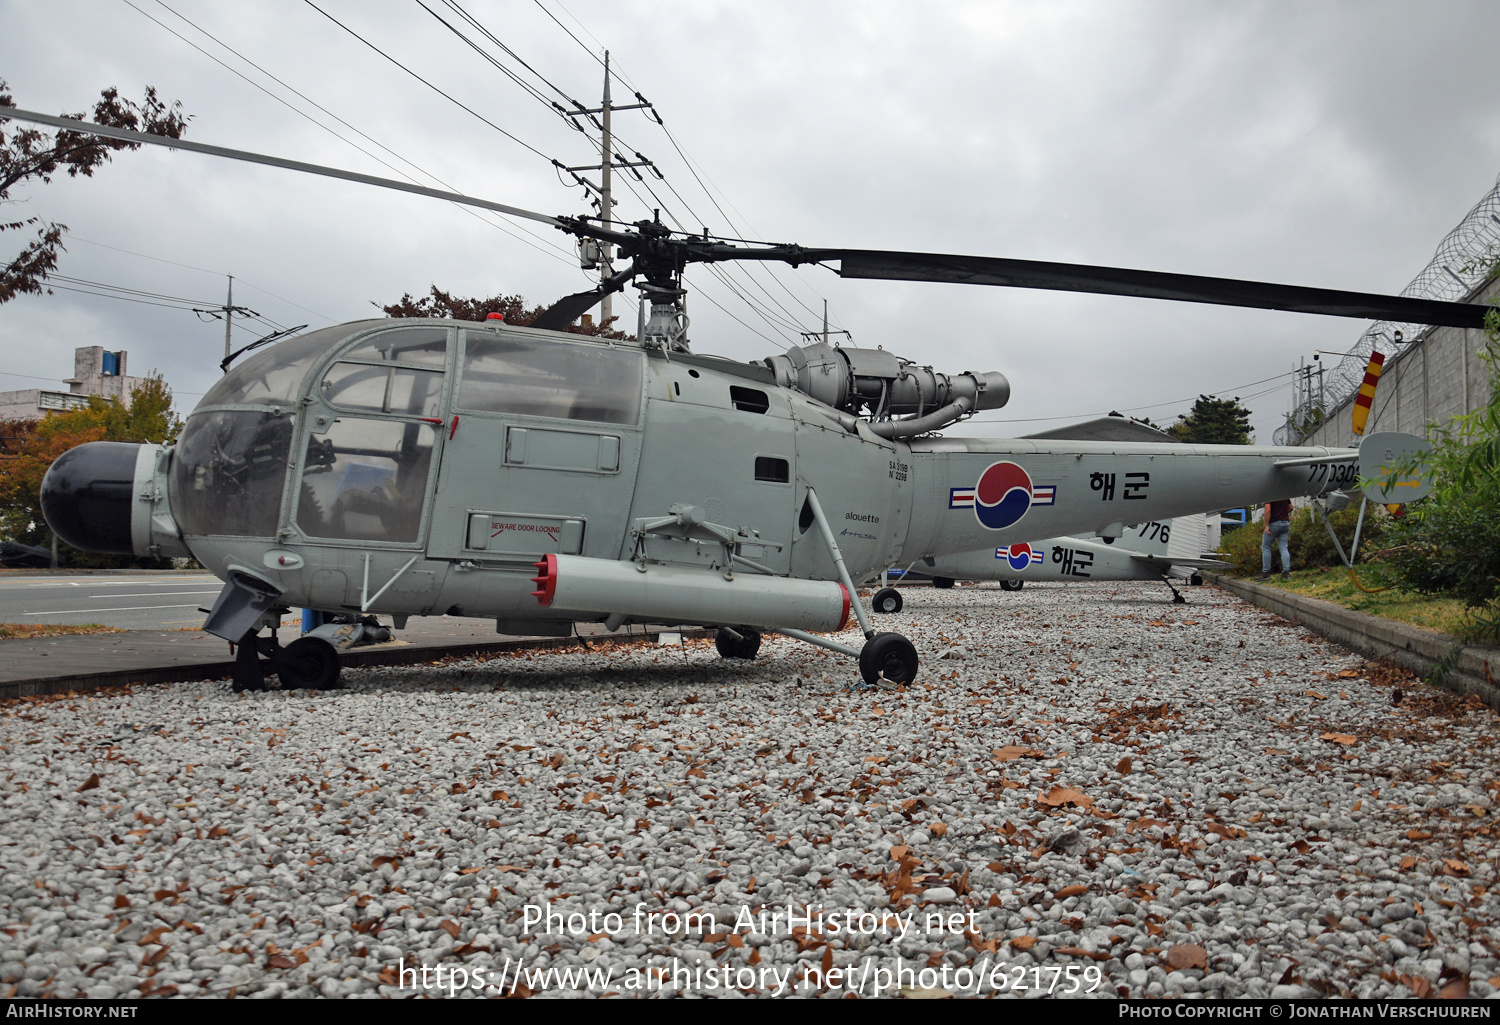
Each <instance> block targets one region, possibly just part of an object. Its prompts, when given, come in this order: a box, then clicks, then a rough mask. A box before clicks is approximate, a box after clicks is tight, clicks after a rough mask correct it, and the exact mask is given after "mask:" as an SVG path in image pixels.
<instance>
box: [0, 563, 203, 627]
mask: <svg viewBox="0 0 1500 1025" xmlns="http://www.w3.org/2000/svg"><path fill="white" fill-rule="evenodd" d="M221 586H223V585H222V584H220V583H219V581H218V580H217V579H215V578H214V577H213V576H211V575H210V574H208V573H127V574H121V575H113V574H98V575H91V574H78V575H72V574H54V573H37V574H27V573H4V574H0V623H69V624H82V623H98V624H101V625H103V626H115V627H120V628H121V629H125V630H179V629H184V628H188V629H196V628H197V627H199V626H202V625H203V613H201V612H199V611H198V609H199V608H200V607H202V608H207V607H208V606H210V605H212V604H213V601H214V597H215V596H216V595H217V594H218V593H219V588H220V587H221Z"/></svg>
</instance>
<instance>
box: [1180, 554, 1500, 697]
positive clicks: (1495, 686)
mask: <svg viewBox="0 0 1500 1025" xmlns="http://www.w3.org/2000/svg"><path fill="white" fill-rule="evenodd" d="M1203 579H1205V580H1207V581H1208V582H1209V583H1211V584H1214V585H1215V586H1217V587H1222V588H1223V589H1224V590H1226V591H1233V592H1234V593H1235V594H1237V595H1239V596H1240V597H1241V598H1244V599H1245V600H1246V601H1249V602H1251V603H1253V604H1255V605H1259V606H1260V607H1261V608H1263V609H1266V610H1268V611H1270V612H1274V613H1276V614H1277V615H1278V616H1281V617H1283V618H1285V619H1290V620H1292V621H1293V622H1296V623H1301V624H1302V625H1303V626H1305V627H1307V628H1308V629H1309V630H1312V631H1314V632H1315V633H1318V634H1321V635H1322V636H1324V637H1327V638H1328V639H1329V640H1331V641H1336V642H1337V643H1339V644H1342V645H1343V646H1344V647H1346V648H1350V649H1352V650H1354V651H1357V652H1359V653H1360V654H1362V655H1368V656H1370V657H1371V658H1381V659H1386V660H1387V661H1389V662H1393V663H1394V664H1396V665H1398V666H1400V667H1401V668H1403V669H1409V670H1411V671H1412V672H1414V673H1420V674H1422V675H1423V676H1425V675H1427V674H1428V673H1430V672H1432V667H1433V666H1435V665H1436V664H1437V663H1438V662H1439V661H1441V660H1442V658H1443V656H1445V655H1447V654H1448V652H1449V651H1450V650H1451V649H1452V648H1453V646H1454V645H1455V644H1457V643H1458V638H1456V637H1454V636H1453V635H1452V634H1445V633H1441V632H1439V631H1437V630H1425V629H1423V628H1422V627H1419V626H1409V625H1407V624H1406V623H1398V622H1396V621H1394V620H1390V619H1382V618H1381V617H1379V616H1372V615H1370V614H1369V613H1368V612H1355V611H1354V610H1352V609H1346V608H1344V607H1343V606H1342V605H1335V604H1333V603H1332V602H1326V601H1320V600H1319V599H1317V598H1308V597H1307V596H1305V595H1301V594H1296V593H1295V592H1292V591H1285V590H1282V589H1281V588H1279V587H1268V586H1266V585H1264V584H1259V583H1256V582H1254V581H1251V580H1241V579H1239V578H1236V577H1226V576H1221V575H1220V574H1218V573H1204V574H1203ZM1492 673H1495V674H1500V648H1492V647H1488V646H1486V645H1482V644H1473V645H1469V646H1467V647H1465V648H1464V650H1463V651H1462V652H1461V653H1460V654H1459V656H1458V664H1457V665H1456V666H1455V667H1454V668H1453V670H1452V671H1451V672H1449V674H1448V678H1447V679H1446V680H1444V681H1443V686H1444V687H1445V688H1447V689H1448V690H1451V691H1455V692H1457V693H1459V694H1473V695H1475V696H1476V697H1478V698H1479V699H1480V700H1481V701H1483V702H1484V703H1485V704H1487V705H1489V706H1490V707H1491V708H1493V709H1495V710H1497V711H1500V683H1496V681H1495V679H1494V678H1493V676H1492V675H1491V674H1492Z"/></svg>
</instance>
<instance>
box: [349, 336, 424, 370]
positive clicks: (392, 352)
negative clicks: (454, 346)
mask: <svg viewBox="0 0 1500 1025" xmlns="http://www.w3.org/2000/svg"><path fill="white" fill-rule="evenodd" d="M343 358H344V359H359V360H380V361H381V362H384V363H415V364H418V365H421V366H428V367H438V368H441V367H443V366H445V365H447V362H448V329H447V328H445V327H400V328H396V329H394V330H391V331H382V332H380V333H379V334H377V335H374V336H372V337H370V338H367V339H365V341H363V342H361V343H360V344H359V345H356V346H355V347H354V348H352V349H350V350H349V351H348V352H346V353H344V355H343Z"/></svg>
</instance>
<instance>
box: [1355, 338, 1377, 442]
mask: <svg viewBox="0 0 1500 1025" xmlns="http://www.w3.org/2000/svg"><path fill="white" fill-rule="evenodd" d="M1384 365H1385V355H1384V354H1383V353H1380V352H1372V353H1370V365H1369V366H1367V367H1365V379H1364V381H1363V382H1361V383H1360V386H1359V395H1357V396H1356V397H1355V399H1354V433H1355V434H1360V435H1362V434H1364V433H1365V423H1366V422H1367V421H1368V420H1369V419H1370V404H1371V403H1372V402H1374V401H1375V385H1376V384H1377V383H1379V381H1380V370H1381V367H1383V366H1384Z"/></svg>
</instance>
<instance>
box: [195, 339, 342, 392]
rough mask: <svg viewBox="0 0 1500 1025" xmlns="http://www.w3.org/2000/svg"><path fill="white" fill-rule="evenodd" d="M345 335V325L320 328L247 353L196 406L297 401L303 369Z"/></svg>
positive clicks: (304, 373)
mask: <svg viewBox="0 0 1500 1025" xmlns="http://www.w3.org/2000/svg"><path fill="white" fill-rule="evenodd" d="M348 336H349V327H348V325H344V326H342V327H325V328H323V329H322V330H321V331H313V332H311V333H309V334H305V335H299V336H297V337H295V338H288V339H286V340H285V341H283V342H277V343H276V344H275V345H273V346H271V347H270V348H269V349H266V350H265V351H264V352H257V353H254V354H253V355H251V356H250V357H249V358H248V359H246V360H245V362H243V363H241V364H240V365H239V366H237V367H232V368H231V369H230V371H229V373H227V374H225V375H224V376H223V377H221V378H219V380H218V381H217V382H216V383H215V384H214V386H213V387H212V388H210V389H209V390H208V394H206V395H204V396H203V401H201V402H199V403H198V405H199V406H203V407H205V408H206V407H208V406H230V405H240V404H251V403H253V404H255V405H263V406H292V405H295V404H296V402H297V397H298V394H299V393H300V392H301V391H302V384H303V382H304V381H305V380H306V379H307V372H308V370H309V369H311V367H312V364H313V363H315V362H317V359H318V357H319V356H321V355H323V354H324V353H325V352H327V351H328V350H329V348H330V347H332V346H333V345H334V344H336V343H337V342H338V340H339V339H340V338H347V337H348Z"/></svg>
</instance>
